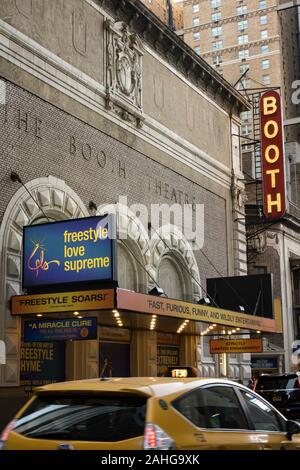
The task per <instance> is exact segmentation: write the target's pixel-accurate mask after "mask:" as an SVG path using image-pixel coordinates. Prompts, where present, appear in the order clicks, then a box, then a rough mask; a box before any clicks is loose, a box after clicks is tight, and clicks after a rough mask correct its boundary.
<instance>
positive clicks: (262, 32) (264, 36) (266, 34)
mask: <svg viewBox="0 0 300 470" xmlns="http://www.w3.org/2000/svg"><path fill="white" fill-rule="evenodd" d="M267 37H268V30H267V29H264V30H263V31H261V32H260V38H261V39H267Z"/></svg>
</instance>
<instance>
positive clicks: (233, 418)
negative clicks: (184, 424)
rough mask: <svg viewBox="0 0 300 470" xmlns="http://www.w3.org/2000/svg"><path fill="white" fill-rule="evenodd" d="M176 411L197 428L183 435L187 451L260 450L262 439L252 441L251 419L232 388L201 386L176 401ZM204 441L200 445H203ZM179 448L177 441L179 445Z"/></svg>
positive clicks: (221, 385) (223, 385)
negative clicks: (249, 420)
mask: <svg viewBox="0 0 300 470" xmlns="http://www.w3.org/2000/svg"><path fill="white" fill-rule="evenodd" d="M173 406H174V408H175V409H176V410H177V411H178V412H179V413H181V414H182V415H184V417H185V418H187V419H188V420H189V421H190V422H191V423H193V425H194V430H193V432H189V433H185V435H184V436H182V444H183V442H184V444H183V446H182V447H181V446H178V447H180V448H184V449H197V448H198V449H199V448H201V449H208V450H252V449H253V450H259V449H261V448H262V443H261V440H260V438H259V436H255V438H254V439H253V432H252V431H250V429H249V422H248V417H247V415H246V413H245V411H244V408H243V405H242V403H241V401H240V400H239V398H238V396H237V393H236V391H235V389H234V386H232V385H227V384H226V385H225V384H213V385H206V386H203V387H199V388H198V389H197V390H194V391H193V392H191V393H188V394H185V395H184V396H182V397H180V398H179V399H177V400H176V401H175V402H173ZM200 442H201V444H200ZM176 445H178V442H176Z"/></svg>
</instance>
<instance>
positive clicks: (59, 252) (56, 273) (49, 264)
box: [23, 216, 114, 289]
mask: <svg viewBox="0 0 300 470" xmlns="http://www.w3.org/2000/svg"><path fill="white" fill-rule="evenodd" d="M112 221H113V220H112V217H111V216H96V217H87V218H82V219H74V220H73V219H71V220H66V221H62V222H53V223H50V224H41V225H32V226H27V227H24V238H23V287H24V288H25V289H26V288H33V287H38V286H46V285H54V284H66V283H74V282H90V281H102V280H112V279H113V278H114V265H113V263H114V259H113V258H114V256H113V255H114V253H113V242H114V240H113V239H112V238H113V227H112Z"/></svg>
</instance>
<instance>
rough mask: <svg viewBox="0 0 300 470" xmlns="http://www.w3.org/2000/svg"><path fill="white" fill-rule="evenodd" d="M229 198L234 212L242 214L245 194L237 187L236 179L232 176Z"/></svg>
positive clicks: (242, 188)
mask: <svg viewBox="0 0 300 470" xmlns="http://www.w3.org/2000/svg"><path fill="white" fill-rule="evenodd" d="M231 196H232V206H233V210H234V211H239V212H244V208H245V203H246V201H247V194H246V191H245V188H244V187H243V186H241V185H239V183H238V181H237V177H236V176H235V175H234V174H233V175H232V180H231Z"/></svg>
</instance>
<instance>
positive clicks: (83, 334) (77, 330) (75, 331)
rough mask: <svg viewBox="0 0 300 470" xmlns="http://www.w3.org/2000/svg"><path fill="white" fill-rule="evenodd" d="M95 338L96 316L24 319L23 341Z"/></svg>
mask: <svg viewBox="0 0 300 470" xmlns="http://www.w3.org/2000/svg"><path fill="white" fill-rule="evenodd" d="M96 338H97V318H95V317H93V318H87V317H85V318H59V319H40V320H26V321H25V322H24V341H25V342H27V341H30V342H36V341H66V340H70V339H72V340H84V339H96Z"/></svg>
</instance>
